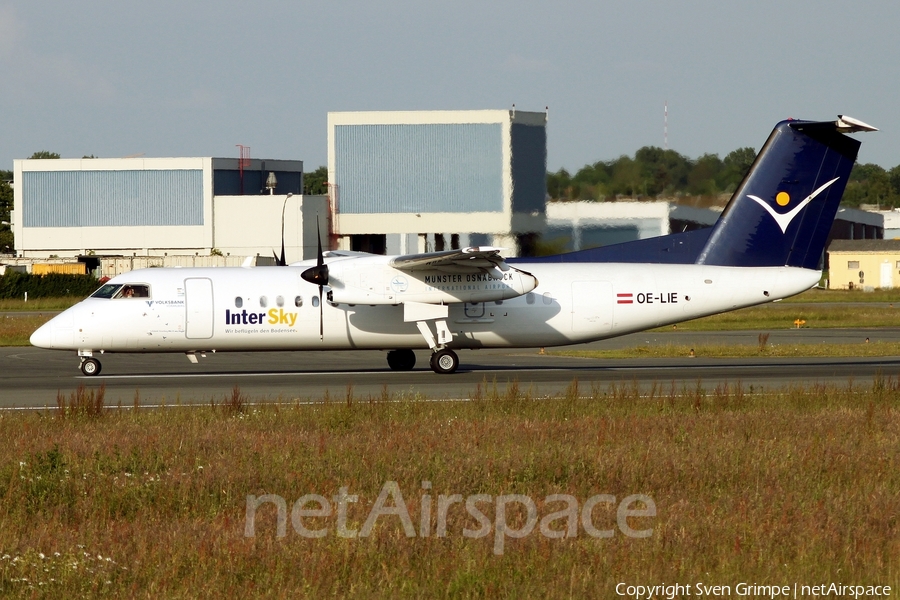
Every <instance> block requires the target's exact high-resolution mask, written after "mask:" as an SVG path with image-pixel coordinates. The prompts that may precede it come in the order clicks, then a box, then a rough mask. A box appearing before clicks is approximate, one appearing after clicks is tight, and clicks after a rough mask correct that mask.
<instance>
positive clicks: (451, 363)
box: [431, 348, 459, 375]
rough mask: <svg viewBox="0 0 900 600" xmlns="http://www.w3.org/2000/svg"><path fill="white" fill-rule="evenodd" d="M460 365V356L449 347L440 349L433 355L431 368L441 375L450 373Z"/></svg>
mask: <svg viewBox="0 0 900 600" xmlns="http://www.w3.org/2000/svg"><path fill="white" fill-rule="evenodd" d="M458 366H459V357H458V356H457V355H456V352H454V351H453V350H450V349H449V348H444V349H443V350H438V351H437V352H435V353H434V354H432V355H431V369H432V370H433V371H434V372H435V373H439V374H441V375H449V374H450V373H453V372H455V371H456V368H457V367H458Z"/></svg>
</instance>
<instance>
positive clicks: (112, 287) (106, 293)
mask: <svg viewBox="0 0 900 600" xmlns="http://www.w3.org/2000/svg"><path fill="white" fill-rule="evenodd" d="M120 287H122V286H121V284H115V283H107V284H105V285H101V286H100V289H99V290H97V291H96V292H94V293H93V294H91V298H112V297H113V295H114V294H115V293H116V292H118V291H119V288H120Z"/></svg>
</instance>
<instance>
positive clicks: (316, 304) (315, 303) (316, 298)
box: [312, 296, 319, 306]
mask: <svg viewBox="0 0 900 600" xmlns="http://www.w3.org/2000/svg"><path fill="white" fill-rule="evenodd" d="M312 303H313V306H319V297H318V296H313V299H312Z"/></svg>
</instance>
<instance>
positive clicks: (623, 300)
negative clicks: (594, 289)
mask: <svg viewBox="0 0 900 600" xmlns="http://www.w3.org/2000/svg"><path fill="white" fill-rule="evenodd" d="M616 303H617V304H634V294H631V293H629V294H616Z"/></svg>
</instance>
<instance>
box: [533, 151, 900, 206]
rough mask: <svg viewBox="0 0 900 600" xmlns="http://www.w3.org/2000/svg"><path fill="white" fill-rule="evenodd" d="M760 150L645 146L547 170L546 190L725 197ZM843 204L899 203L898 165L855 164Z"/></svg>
mask: <svg viewBox="0 0 900 600" xmlns="http://www.w3.org/2000/svg"><path fill="white" fill-rule="evenodd" d="M755 158H756V150H754V149H753V148H749V147H748V148H739V149H737V150H734V151H733V152H730V153H729V154H727V155H726V156H725V158H724V159H721V158H719V156H718V155H717V154H704V155H703V156H701V157H700V158H698V159H696V160H692V159H690V158H688V157H686V156H684V155H682V154H679V153H678V152H676V151H674V150H663V149H662V148H658V147H655V146H644V147H643V148H641V149H640V150H638V151H637V152H635V153H634V156H633V157H631V156H626V155H622V156H620V157H619V158H616V159H615V160H610V161H601V162H596V163H594V164H592V165H585V166H584V167H582V168H581V169H579V170H578V171H577V172H576V173H575V174H574V175H572V174H571V173H569V171H567V170H566V169H564V168H563V169H560V170H559V171H556V172H555V173H553V172H549V173H547V194H548V195H549V197H550V198H551V199H552V200H557V201H571V200H588V201H597V202H602V201H607V200H616V199H618V198H630V199H638V200H640V199H648V200H649V199H657V198H697V197H701V198H703V197H705V198H707V199H709V201H708V202H707V203H710V204H711V203H713V202H715V201H718V200H719V199H724V200H727V198H728V197H729V196H730V195H731V194H732V193H733V192H734V190H735V189H736V188H737V186H738V185H739V184H740V182H741V180H742V179H743V178H744V175H746V173H747V171H748V170H749V169H750V166H751V165H752V164H753V160H754V159H755ZM841 204H842V205H844V206H849V207H858V206H860V205H861V204H871V205H875V206H877V207H879V208H881V209H890V208H894V207H900V165H898V166H896V167H894V168H892V169H889V170H887V169H884V168H883V167H880V166H879V165H876V164H872V163H865V164H856V165H854V167H853V170H852V171H851V173H850V181H849V182H848V183H847V188H846V190H845V191H844V197H843V200H842V201H841Z"/></svg>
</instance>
